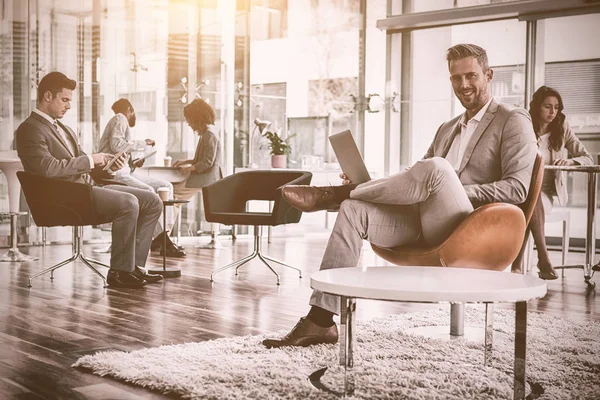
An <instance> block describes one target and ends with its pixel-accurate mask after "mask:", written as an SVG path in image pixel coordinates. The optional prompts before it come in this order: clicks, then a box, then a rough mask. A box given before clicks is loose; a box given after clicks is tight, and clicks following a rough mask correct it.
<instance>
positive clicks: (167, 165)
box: [165, 156, 172, 167]
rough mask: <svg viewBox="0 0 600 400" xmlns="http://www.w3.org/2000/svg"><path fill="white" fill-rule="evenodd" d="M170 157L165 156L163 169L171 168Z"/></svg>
mask: <svg viewBox="0 0 600 400" xmlns="http://www.w3.org/2000/svg"><path fill="white" fill-rule="evenodd" d="M171 160H172V158H171V156H166V157H165V167H170V166H171Z"/></svg>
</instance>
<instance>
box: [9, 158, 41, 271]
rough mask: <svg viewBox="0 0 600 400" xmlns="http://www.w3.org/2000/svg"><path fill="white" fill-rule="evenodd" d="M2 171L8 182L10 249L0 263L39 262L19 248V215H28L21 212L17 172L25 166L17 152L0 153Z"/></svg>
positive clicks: (19, 184)
mask: <svg viewBox="0 0 600 400" xmlns="http://www.w3.org/2000/svg"><path fill="white" fill-rule="evenodd" d="M0 170H2V172H3V173H4V176H6V182H7V185H8V207H9V209H10V213H9V215H10V249H9V250H8V252H7V253H6V254H4V255H3V256H2V258H0V261H7V262H22V261H35V260H37V257H32V256H29V255H27V254H23V253H21V252H20V251H19V248H18V237H17V218H18V217H19V215H24V214H27V213H22V212H19V196H20V194H21V183H20V182H19V179H18V178H17V171H22V170H23V164H21V159H20V158H19V156H18V155H17V152H16V151H2V152H0Z"/></svg>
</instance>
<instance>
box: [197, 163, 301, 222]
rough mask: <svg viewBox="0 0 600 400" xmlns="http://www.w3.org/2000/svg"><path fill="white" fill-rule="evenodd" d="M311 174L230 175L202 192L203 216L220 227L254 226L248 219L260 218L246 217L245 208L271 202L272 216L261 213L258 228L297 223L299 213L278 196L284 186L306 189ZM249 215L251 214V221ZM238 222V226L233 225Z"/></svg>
mask: <svg viewBox="0 0 600 400" xmlns="http://www.w3.org/2000/svg"><path fill="white" fill-rule="evenodd" d="M311 179H312V173H310V172H306V171H290V170H286V169H282V170H279V171H264V170H255V171H244V172H238V173H236V174H233V175H229V176H227V177H225V178H223V179H221V180H219V181H217V182H215V183H213V184H212V185H208V186H205V187H203V188H202V198H203V200H204V215H205V217H206V220H207V221H208V222H219V223H223V224H235V225H253V223H251V222H249V221H250V219H256V218H259V217H258V214H257V213H248V212H247V211H246V204H247V202H248V201H250V200H267V201H272V202H273V209H272V212H271V213H262V216H261V217H260V219H261V220H262V221H263V223H261V224H259V225H271V226H275V225H281V224H287V223H296V222H298V221H300V217H301V215H302V212H301V211H300V210H298V209H296V208H294V207H292V206H291V205H289V204H288V203H287V202H286V201H285V200H283V197H282V195H281V188H282V187H283V186H285V185H309V184H310V181H311ZM249 214H253V215H252V217H251V218H250V215H249ZM234 220H235V221H237V222H234Z"/></svg>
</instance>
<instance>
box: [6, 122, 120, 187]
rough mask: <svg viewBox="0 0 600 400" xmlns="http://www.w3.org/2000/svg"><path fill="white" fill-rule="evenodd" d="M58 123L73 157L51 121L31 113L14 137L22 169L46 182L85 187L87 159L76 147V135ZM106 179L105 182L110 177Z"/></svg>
mask: <svg viewBox="0 0 600 400" xmlns="http://www.w3.org/2000/svg"><path fill="white" fill-rule="evenodd" d="M57 122H58V125H59V126H60V127H61V128H62V129H63V130H64V131H65V132H67V136H68V140H70V141H71V147H72V148H73V149H74V152H75V153H73V152H71V150H70V149H69V146H68V145H67V143H65V141H64V140H63V137H62V135H61V134H60V133H59V132H58V131H57V130H56V128H55V127H54V126H53V125H52V124H51V123H50V121H48V120H46V119H45V118H44V117H42V116H40V115H38V114H36V113H33V112H32V113H31V115H30V116H29V117H28V118H27V119H26V120H25V121H23V123H21V125H19V127H18V128H17V133H16V144H17V153H18V154H19V158H20V159H21V162H22V163H23V169H24V170H25V171H27V172H31V173H32V174H36V175H42V176H46V177H49V178H58V179H64V180H68V181H73V182H79V183H88V181H87V179H86V176H85V174H87V173H91V172H92V168H90V160H89V157H88V156H87V155H86V154H85V153H84V151H83V149H82V148H81V146H80V145H79V142H78V140H77V137H76V136H75V132H73V131H72V130H71V128H69V127H68V126H66V125H63V124H62V123H61V122H60V121H57ZM96 172H98V169H97V171H96ZM105 177H106V178H108V177H109V174H106V176H105Z"/></svg>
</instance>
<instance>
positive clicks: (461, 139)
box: [446, 97, 493, 171]
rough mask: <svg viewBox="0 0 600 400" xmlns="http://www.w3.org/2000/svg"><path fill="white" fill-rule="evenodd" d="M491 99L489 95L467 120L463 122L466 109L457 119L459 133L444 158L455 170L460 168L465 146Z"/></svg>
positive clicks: (465, 116) (465, 118)
mask: <svg viewBox="0 0 600 400" xmlns="http://www.w3.org/2000/svg"><path fill="white" fill-rule="evenodd" d="M492 99H493V97H490V99H489V100H488V102H487V103H485V105H484V106H483V107H481V110H479V112H478V113H477V114H475V116H473V118H471V119H470V120H469V121H467V122H465V121H466V120H467V112H466V111H465V113H464V114H463V116H462V118H461V119H460V121H459V123H460V133H457V134H456V136H454V141H453V142H452V145H451V146H450V150H448V154H446V160H448V162H449V163H450V165H452V166H453V167H454V169H455V170H456V171H458V169H459V168H460V164H461V162H462V159H463V157H464V156H465V151H466V150H467V146H468V145H469V142H470V141H471V138H472V137H473V132H475V130H476V129H477V126H478V125H479V122H480V121H481V119H482V118H483V116H484V115H485V113H486V111H487V109H488V107H489V106H490V103H491V102H492Z"/></svg>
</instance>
